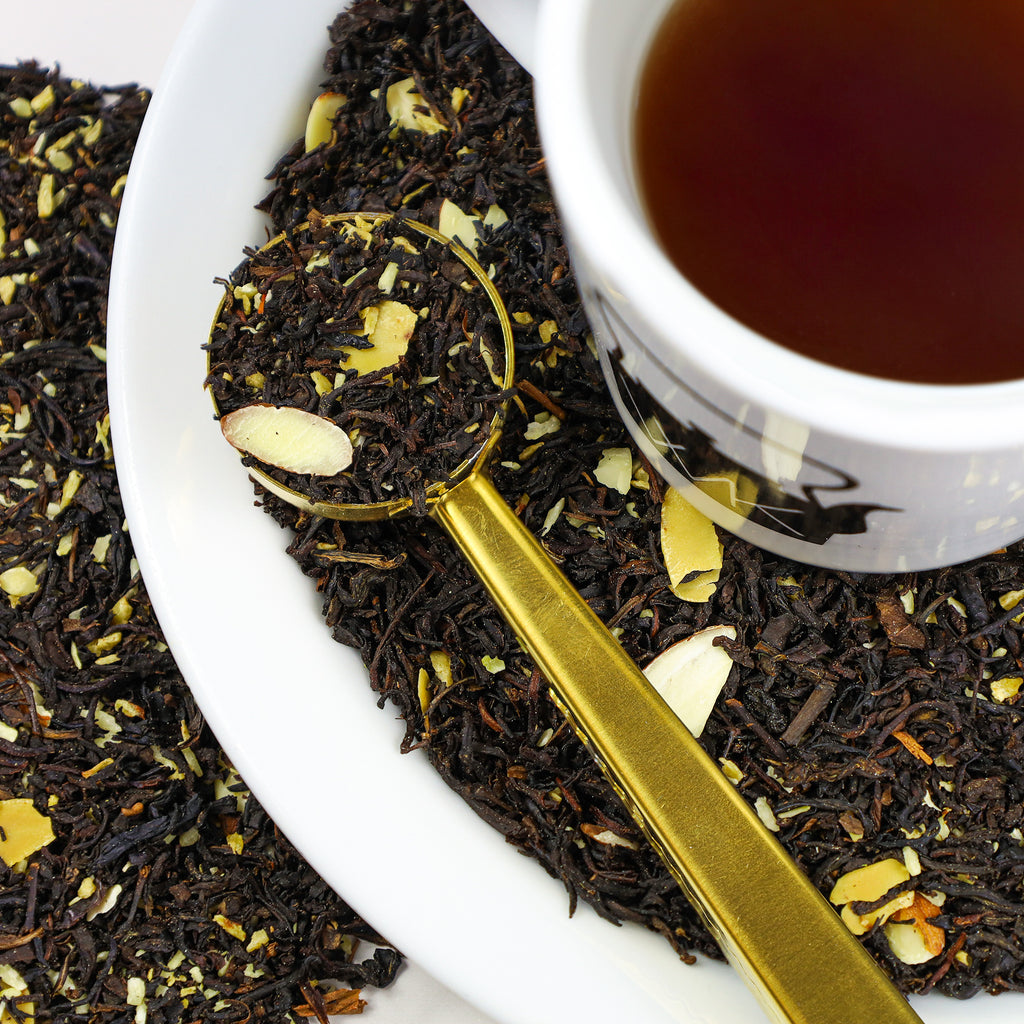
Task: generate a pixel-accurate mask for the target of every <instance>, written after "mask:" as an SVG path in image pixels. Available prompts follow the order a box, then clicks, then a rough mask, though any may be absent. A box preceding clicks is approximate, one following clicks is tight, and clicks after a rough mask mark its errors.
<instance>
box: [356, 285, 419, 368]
mask: <svg viewBox="0 0 1024 1024" xmlns="http://www.w3.org/2000/svg"><path fill="white" fill-rule="evenodd" d="M359 315H360V316H361V317H362V318H363V323H364V324H365V326H366V337H367V340H368V341H369V342H370V345H371V347H370V348H343V351H344V352H345V354H346V356H347V358H346V359H345V361H344V362H343V363H342V366H343V367H344V368H345V369H354V370H355V371H356V373H357V374H360V375H361V374H364V373H373V371H374V370H383V369H385V368H386V367H388V366H394V365H395V363H397V362H398V361H399V360H400V359H401V358H402V357H403V356H404V355H405V353H406V352H407V351H408V350H409V342H410V341H411V340H412V336H413V333H414V332H415V330H416V323H417V320H418V319H419V318H418V316H417V313H416V311H415V310H414V309H410V307H409V306H407V305H405V303H404V302H395V301H394V300H393V299H385V300H384V301H383V302H379V303H377V305H375V306H368V307H367V308H366V309H364V310H361V311H360V314H359Z"/></svg>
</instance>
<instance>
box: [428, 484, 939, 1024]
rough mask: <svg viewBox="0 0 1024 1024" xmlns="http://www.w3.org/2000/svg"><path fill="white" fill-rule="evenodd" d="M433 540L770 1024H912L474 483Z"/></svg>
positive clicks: (522, 535)
mask: <svg viewBox="0 0 1024 1024" xmlns="http://www.w3.org/2000/svg"><path fill="white" fill-rule="evenodd" d="M431 514H432V516H433V518H434V519H435V520H436V521H437V522H439V523H440V524H441V525H442V526H444V527H445V529H447V531H448V533H449V535H450V536H451V537H452V539H453V540H454V541H455V542H456V543H457V544H458V546H459V548H460V549H461V551H462V553H463V554H464V555H465V556H466V558H467V560H468V561H469V563H470V565H471V566H472V567H473V569H474V570H476V573H477V575H478V576H479V577H480V579H481V580H482V581H483V583H484V585H485V586H486V588H487V590H488V592H489V593H490V595H491V598H492V599H493V600H494V602H495V604H496V605H497V606H498V608H499V609H500V610H501V612H502V614H503V615H504V616H505V618H506V619H507V621H508V623H509V625H511V626H512V628H513V629H514V630H515V632H516V634H517V635H518V637H519V640H520V642H521V643H522V644H523V646H524V648H526V650H528V651H529V653H530V654H531V655H532V656H533V658H534V660H535V661H536V663H537V665H538V667H539V668H540V669H541V671H542V672H543V673H544V675H545V676H546V677H547V679H548V681H549V682H550V684H551V690H552V696H553V697H554V698H555V701H556V703H558V705H559V706H560V707H561V708H562V709H563V710H564V711H565V713H566V715H567V716H568V718H569V719H570V721H571V722H572V724H573V725H574V727H575V728H576V731H577V732H578V733H579V734H580V736H581V738H582V739H583V740H584V742H585V743H586V744H587V746H588V747H589V748H590V750H591V751H592V752H593V754H594V755H595V756H596V759H597V761H598V763H599V764H600V765H601V767H602V768H603V769H604V771H605V773H606V774H607V776H608V778H609V780H610V781H611V783H612V785H613V786H614V787H615V788H616V789H617V790H618V792H619V794H620V795H621V796H622V797H623V799H624V801H625V803H626V805H627V806H628V807H629V809H630V811H631V812H632V813H633V815H634V817H635V818H636V820H637V824H638V825H639V826H640V828H641V829H642V830H643V831H644V833H645V834H646V835H647V837H648V839H650V840H651V842H652V844H653V845H654V847H655V849H656V850H658V852H659V853H660V854H661V856H662V858H663V860H664V861H665V864H666V865H667V866H668V868H669V870H670V871H671V872H672V874H673V875H674V876H675V878H676V879H677V880H678V881H679V883H680V884H681V885H682V887H683V889H684V891H685V892H686V893H687V895H688V896H689V897H690V899H691V901H692V902H693V904H694V905H695V906H696V907H697V909H698V910H700V911H702V912H703V914H704V917H705V920H706V921H707V923H708V926H709V927H710V929H711V931H712V933H713V934H714V936H715V938H716V939H717V940H718V942H719V944H720V945H721V947H722V950H723V952H724V953H725V954H726V956H727V957H728V958H729V960H730V962H731V963H732V964H733V966H734V967H735V968H736V969H737V971H738V972H739V974H740V976H741V977H742V978H743V980H744V981H745V982H746V983H747V985H748V986H750V988H751V989H752V990H753V992H754V994H755V995H756V996H757V997H758V999H759V1000H760V1002H761V1005H762V1007H763V1008H764V1010H765V1013H766V1014H767V1015H768V1018H769V1019H770V1020H771V1021H773V1022H775V1024H836V1022H842V1024H921V1019H920V1017H918V1015H917V1014H916V1013H915V1012H914V1011H913V1010H912V1009H911V1007H910V1005H909V1004H908V1003H907V1002H906V1000H904V999H903V997H902V996H901V995H900V994H899V992H897V990H896V988H895V987H894V986H893V985H892V984H891V983H890V981H889V980H888V978H886V976H885V975H884V974H883V973H882V970H881V968H880V967H878V965H877V964H876V963H875V962H874V961H873V960H872V959H871V957H870V956H869V954H868V952H867V950H866V949H864V947H863V946H861V944H860V943H859V941H858V940H857V939H855V938H854V936H853V935H852V934H851V932H850V931H849V930H848V929H847V927H846V925H845V924H844V923H843V922H842V921H841V920H840V919H839V915H838V914H837V913H836V912H835V910H833V908H832V907H831V906H830V905H829V904H828V902H827V901H826V900H825V898H824V896H822V895H821V893H819V892H818V890H817V889H815V888H814V886H813V885H812V884H811V882H810V880H809V879H808V878H807V876H806V875H805V874H803V872H802V871H801V870H800V869H799V868H798V867H797V866H796V864H795V863H794V862H793V860H792V859H790V857H789V855H788V854H787V853H786V851H785V850H784V849H783V847H782V845H781V844H780V843H779V842H778V841H777V840H776V839H775V837H774V836H773V835H772V834H771V833H770V832H769V831H768V830H767V829H766V828H765V827H764V825H763V824H762V823H761V821H760V820H759V819H758V817H757V815H756V814H754V812H753V810H751V808H750V807H749V806H748V805H747V803H746V802H745V800H744V798H743V797H742V796H740V794H739V793H737V791H736V788H735V787H734V786H733V785H732V783H730V782H729V781H728V779H727V778H726V777H725V774H724V773H723V772H722V771H721V770H720V769H719V767H718V765H716V764H715V763H714V762H713V761H712V760H711V758H710V757H708V755H707V754H706V753H705V752H704V750H703V749H702V748H701V747H700V745H699V744H698V743H697V741H696V740H695V739H694V738H693V736H691V735H690V733H689V732H687V730H686V727H685V726H684V725H683V724H682V722H680V720H679V719H678V718H677V717H676V716H675V714H674V713H673V712H672V710H671V709H670V708H669V706H668V705H667V704H666V703H665V702H664V701H663V700H662V699H661V697H660V696H659V695H658V693H657V691H656V690H655V689H654V688H653V687H652V686H651V685H650V683H649V682H648V681H647V678H646V677H645V676H644V674H643V673H642V672H641V671H640V669H639V668H637V666H636V665H635V664H634V663H633V661H632V660H631V659H630V657H629V655H627V654H626V652H625V651H624V650H623V648H622V647H621V646H620V645H619V643H618V641H616V640H615V638H614V637H613V636H612V634H611V633H610V632H609V631H608V630H607V629H606V628H605V626H604V625H603V623H602V622H601V621H600V619H598V617H597V616H596V615H595V614H594V613H593V611H591V609H590V607H589V606H588V605H587V603H586V602H585V601H584V600H583V598H582V597H581V596H580V595H579V594H578V593H577V592H576V591H575V590H574V589H573V588H572V586H571V585H570V584H569V582H568V581H567V580H566V578H565V577H564V576H563V575H562V573H561V571H560V570H559V569H558V568H557V567H556V566H555V564H554V562H553V561H552V560H551V559H550V558H549V557H548V555H547V552H545V551H544V549H543V548H542V547H541V545H540V544H539V543H538V541H537V540H536V538H535V537H534V536H533V534H532V533H530V531H529V530H528V529H527V528H526V526H525V525H524V524H523V523H522V522H521V521H520V520H519V519H518V518H517V517H516V515H515V513H514V512H513V511H512V509H511V508H510V507H509V506H508V505H507V504H506V503H505V501H504V499H503V498H502V497H501V495H500V494H499V493H498V491H497V490H496V489H495V488H494V485H493V484H492V483H491V482H490V480H488V479H487V477H486V476H484V475H483V474H482V473H473V474H471V475H470V476H469V477H468V478H467V479H465V480H463V481H462V482H461V483H458V484H456V485H455V486H454V487H453V488H452V489H451V490H449V491H447V492H446V493H445V494H443V495H442V496H441V497H440V498H439V499H438V501H437V503H436V504H435V505H434V506H433V509H432V512H431Z"/></svg>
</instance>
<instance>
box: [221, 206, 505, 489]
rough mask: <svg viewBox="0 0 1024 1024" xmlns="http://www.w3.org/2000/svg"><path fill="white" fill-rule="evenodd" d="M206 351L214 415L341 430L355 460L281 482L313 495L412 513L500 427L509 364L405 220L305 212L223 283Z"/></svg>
mask: <svg viewBox="0 0 1024 1024" xmlns="http://www.w3.org/2000/svg"><path fill="white" fill-rule="evenodd" d="M207 350H208V356H209V364H210V373H209V376H208V377H207V386H208V387H209V389H210V391H211V393H212V394H213V396H214V401H215V403H216V405H217V408H218V410H219V411H220V412H221V413H223V414H230V413H232V412H235V411H237V410H240V409H244V408H247V407H251V406H253V405H255V404H269V405H271V406H274V407H275V408H281V407H283V408H290V409H299V410H302V411H304V412H307V413H311V414H315V415H316V416H318V417H322V418H324V419H327V420H333V422H335V423H336V424H337V425H338V426H339V427H341V428H343V429H344V430H346V431H347V432H348V433H349V435H350V438H351V441H352V448H353V455H352V464H351V466H349V467H343V468H342V470H341V471H338V472H336V473H334V474H331V475H330V476H327V477H325V476H318V475H311V474H309V473H301V472H300V473H295V472H291V473H288V472H286V473H285V474H283V480H284V482H285V483H286V484H287V485H288V486H291V487H292V488H294V489H296V490H299V491H301V492H302V493H303V494H305V495H307V496H308V497H310V498H311V499H313V500H315V501H332V502H335V503H340V504H349V505H351V504H371V503H379V502H383V501H389V500H395V499H399V498H406V499H410V500H411V501H412V502H413V504H414V505H415V506H417V507H420V508H422V507H424V501H425V495H426V492H427V490H428V488H429V487H430V485H431V484H432V483H436V482H443V481H445V480H447V479H448V478H449V477H450V476H452V475H454V474H455V473H456V472H457V470H458V469H459V468H460V466H462V465H463V464H464V463H466V462H467V461H472V459H473V458H474V457H475V455H476V453H477V452H478V451H480V449H481V448H483V447H485V446H486V445H487V444H488V439H489V438H490V434H491V428H492V425H496V423H497V420H500V408H501V404H502V402H503V400H504V395H503V393H502V381H503V378H504V374H505V356H504V345H503V341H502V335H501V330H500V326H499V321H498V317H497V314H496V312H495V310H494V307H493V305H492V303H491V300H490V298H489V297H488V295H487V293H486V292H485V290H484V288H483V286H482V285H481V283H480V282H479V281H477V280H476V279H475V278H474V277H473V275H472V273H471V272H470V270H469V268H468V267H467V266H466V265H465V264H464V263H463V262H462V261H460V260H459V259H458V258H457V257H456V255H455V254H454V253H453V252H451V251H450V250H449V248H448V247H446V246H445V245H444V244H443V243H441V242H439V241H437V240H436V239H433V238H430V237H428V236H426V235H424V234H422V233H421V232H419V231H417V230H416V229H415V227H414V226H413V225H411V224H406V223H404V222H403V220H402V219H401V218H396V219H387V220H383V221H380V222H374V221H373V220H372V219H370V218H367V219H365V220H364V219H362V218H357V219H355V220H336V219H335V220H332V219H331V218H324V217H322V216H320V215H319V214H318V213H316V212H315V211H311V212H310V217H309V221H308V223H306V224H304V225H300V226H299V227H297V228H295V229H293V230H290V231H289V232H287V234H285V235H284V236H282V237H281V238H280V239H278V240H275V241H274V242H272V243H271V244H269V245H267V246H264V247H263V248H262V249H259V250H257V251H255V252H251V253H250V254H249V256H248V258H247V259H246V260H245V261H244V262H243V263H242V265H241V266H240V267H239V268H238V270H236V272H235V273H234V274H233V275H232V277H231V280H230V281H229V282H227V283H226V285H225V297H224V301H223V303H222V305H221V308H220V310H219V312H218V316H217V322H216V323H215V324H214V327H213V330H212V331H211V335H210V341H209V344H208V346H207ZM496 417H497V419H496ZM285 440H286V441H287V440H288V439H287V438H285ZM283 447H284V448H287V445H284V446H283ZM251 450H252V451H255V449H251ZM284 454H285V452H284V451H282V456H283V455H284ZM257 464H258V462H257ZM263 465H264V468H265V469H268V470H270V471H271V472H272V471H273V466H269V465H267V464H266V463H264V464H263ZM274 466H276V467H277V468H279V469H280V468H282V467H284V468H285V469H287V468H288V467H287V465H286V463H285V462H284V461H283V459H282V460H280V461H277V462H276V463H274ZM276 476H282V474H280V473H278V474H276Z"/></svg>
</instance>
